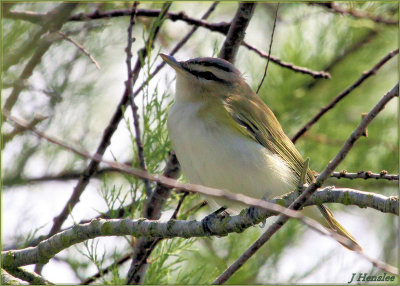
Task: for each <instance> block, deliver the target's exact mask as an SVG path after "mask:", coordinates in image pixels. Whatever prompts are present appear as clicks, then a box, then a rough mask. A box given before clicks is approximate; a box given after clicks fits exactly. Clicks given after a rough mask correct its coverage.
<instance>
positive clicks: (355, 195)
mask: <svg viewBox="0 0 400 286" xmlns="http://www.w3.org/2000/svg"><path fill="white" fill-rule="evenodd" d="M192 191H193V190H192ZM198 191H199V190H198ZM202 191H203V190H202ZM221 195H222V196H225V197H226V198H230V199H233V198H234V200H235V201H241V202H245V203H246V204H249V205H253V206H257V207H258V208H257V209H255V211H254V212H252V215H250V211H249V209H248V210H247V211H246V212H242V213H241V214H240V215H237V216H227V217H224V218H223V219H221V218H217V217H215V218H211V223H210V225H212V228H211V231H212V234H210V233H209V232H206V231H205V230H204V228H203V227H202V221H184V220H171V221H168V222H161V221H157V220H147V219H136V220H131V219H109V220H106V219H94V220H92V221H91V222H89V223H85V224H77V225H75V226H73V227H72V228H70V229H67V230H65V231H63V232H60V233H58V234H56V235H54V236H52V237H50V238H49V239H47V240H44V241H42V242H41V243H40V244H39V245H38V246H35V247H29V248H25V249H22V250H10V251H3V252H2V256H3V257H2V258H3V266H4V267H5V268H6V269H12V268H14V267H20V266H24V265H29V264H35V263H39V262H40V263H42V262H46V261H47V260H49V259H50V258H52V257H53V256H54V255H56V254H57V253H58V252H60V251H62V250H64V249H66V248H68V247H70V246H71V245H74V244H77V243H80V242H82V241H85V240H88V239H92V238H96V237H102V236H124V235H133V236H135V237H152V238H172V237H184V238H189V237H205V236H210V235H212V236H225V235H227V234H229V233H233V232H236V233H241V232H243V231H244V230H245V229H247V228H249V227H251V226H253V225H254V224H257V223H259V222H261V221H263V220H265V219H266V218H267V217H270V216H274V215H277V212H283V213H285V214H286V215H290V216H291V217H293V218H298V219H302V222H303V223H304V221H303V219H304V217H303V216H302V215H301V214H299V213H298V212H297V211H290V210H289V209H286V208H284V207H282V206H281V204H282V205H290V204H291V203H292V202H293V201H295V199H296V197H297V191H294V192H292V193H290V194H287V195H284V196H280V197H278V198H276V199H273V200H270V201H268V202H266V201H262V200H258V199H252V198H250V197H247V196H244V195H237V194H231V193H228V192H226V191H219V194H216V196H221ZM333 198H335V199H333ZM371 198H373V199H371ZM346 200H347V202H348V204H354V205H357V204H358V203H360V205H361V206H362V207H367V206H368V207H373V208H376V209H379V210H383V209H384V210H385V211H393V212H394V213H396V214H397V215H398V199H397V197H385V196H383V195H380V194H373V193H367V192H361V191H358V190H352V189H332V188H330V187H326V188H324V189H322V190H319V191H317V192H315V193H314V194H313V195H312V196H311V198H310V201H308V202H307V203H306V204H305V205H306V206H309V205H313V204H315V203H317V204H321V203H326V202H334V201H338V202H344V201H346ZM270 204H271V205H272V206H273V207H272V208H271V209H273V211H271V210H268V209H270V207H269V205H270ZM382 204H384V205H386V206H387V207H385V208H382ZM311 221H312V220H310V219H307V220H306V224H307V225H309V224H310V222H311ZM313 228H314V226H313ZM317 228H318V227H317ZM314 229H315V228H314Z"/></svg>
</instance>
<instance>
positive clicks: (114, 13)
mask: <svg viewBox="0 0 400 286" xmlns="http://www.w3.org/2000/svg"><path fill="white" fill-rule="evenodd" d="M159 14H160V10H151V9H138V10H137V14H136V15H137V16H144V17H157V16H158V15H159ZM129 15H130V10H129V9H126V10H111V11H105V12H101V11H98V10H96V11H94V12H92V13H88V14H82V13H80V14H76V15H72V16H71V17H70V19H69V20H70V21H87V20H96V19H110V18H113V17H122V16H129ZM42 16H43V14H36V13H34V12H16V11H10V12H9V13H7V14H4V17H5V18H11V19H21V20H27V21H31V22H34V23H38V24H40V23H41V21H40V18H41V17H42ZM33 19H36V20H33ZM167 19H169V20H171V21H178V20H179V21H184V22H185V23H187V24H189V25H194V26H196V27H203V28H205V29H208V30H210V31H213V32H218V33H221V34H224V35H226V34H227V33H228V31H229V27H230V23H226V22H219V23H208V22H206V21H204V20H198V19H195V18H192V17H189V16H187V15H186V14H185V12H183V11H182V12H179V13H173V12H169V13H168V14H167ZM241 44H242V45H243V46H245V47H246V48H247V49H249V50H251V51H254V52H256V53H257V54H258V55H259V56H261V57H262V58H266V59H268V58H269V59H270V60H271V61H272V62H273V63H275V64H277V65H279V66H281V67H284V68H288V69H290V70H292V71H294V72H300V73H303V74H307V75H310V76H312V77H314V78H325V79H329V78H330V74H329V73H328V72H324V71H312V70H310V69H308V68H305V67H299V66H296V65H294V64H292V63H287V62H284V61H282V60H281V59H279V58H277V57H275V56H272V55H271V56H268V55H267V54H265V53H263V52H262V51H260V50H259V49H257V48H256V47H254V46H252V45H250V44H249V43H247V42H245V41H243V42H242V43H241ZM163 64H164V62H163Z"/></svg>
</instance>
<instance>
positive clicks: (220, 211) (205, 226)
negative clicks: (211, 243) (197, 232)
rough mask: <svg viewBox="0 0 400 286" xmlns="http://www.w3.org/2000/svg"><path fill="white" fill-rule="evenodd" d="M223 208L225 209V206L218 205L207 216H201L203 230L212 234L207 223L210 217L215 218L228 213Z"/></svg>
mask: <svg viewBox="0 0 400 286" xmlns="http://www.w3.org/2000/svg"><path fill="white" fill-rule="evenodd" d="M225 210H226V207H220V208H219V209H217V210H216V211H215V212H213V213H211V214H209V215H208V216H206V217H205V218H203V219H202V220H201V225H202V226H203V230H204V232H205V233H206V234H207V235H212V234H213V233H212V231H211V229H210V227H209V223H210V221H211V220H212V219H215V218H217V217H225V216H227V215H229V214H228V213H227V212H226V211H225Z"/></svg>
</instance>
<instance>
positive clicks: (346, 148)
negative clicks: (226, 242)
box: [213, 84, 399, 284]
mask: <svg viewBox="0 0 400 286" xmlns="http://www.w3.org/2000/svg"><path fill="white" fill-rule="evenodd" d="M398 95H399V85H398V84H397V85H396V86H395V87H393V88H392V89H391V90H390V91H389V92H388V93H387V94H385V96H384V97H383V98H382V99H381V100H380V101H379V102H378V104H377V105H375V107H374V108H373V109H372V110H371V111H370V112H369V113H368V114H367V115H366V116H365V117H364V118H363V120H362V121H361V123H360V124H359V125H358V127H357V128H356V130H354V132H353V133H352V134H351V135H350V137H349V138H348V139H347V140H346V142H345V143H344V145H343V147H342V148H341V149H340V151H339V152H338V154H337V155H336V156H335V158H333V160H332V161H330V162H329V164H328V165H327V166H326V168H325V169H324V170H323V171H322V173H320V174H319V175H318V177H317V179H316V181H315V182H313V183H312V184H311V185H310V186H308V187H307V189H306V190H305V191H304V192H303V193H302V194H301V195H300V196H299V197H298V198H297V199H296V200H295V201H294V202H293V203H291V204H290V206H289V209H294V210H298V209H300V208H302V207H303V205H304V203H306V202H307V200H308V199H309V198H310V197H311V196H312V195H313V194H314V193H315V192H316V190H317V189H318V188H319V187H320V186H321V185H322V184H323V183H324V181H325V180H326V179H327V178H328V177H329V176H330V175H331V174H332V172H333V171H334V170H335V168H336V167H337V166H338V165H339V163H340V162H341V161H342V160H343V159H344V158H345V157H346V155H347V154H348V153H349V152H350V150H351V148H352V147H353V145H354V143H355V142H356V141H357V139H358V138H360V137H361V136H362V133H363V131H364V130H365V129H366V128H367V126H368V124H369V123H370V122H371V121H372V120H373V119H374V118H375V117H376V115H377V114H378V113H379V112H380V111H381V110H382V109H383V108H384V107H385V105H386V104H387V103H388V102H389V101H390V100H391V99H392V98H393V97H395V96H398ZM288 220H289V217H288V216H284V215H280V216H279V217H278V219H277V220H276V221H275V222H274V223H273V224H272V225H271V226H270V227H269V228H268V229H267V230H266V231H265V232H264V233H263V234H262V235H261V236H260V238H258V239H257V240H256V241H255V242H254V243H253V244H252V245H251V246H250V247H249V248H248V249H247V250H246V251H245V252H244V253H243V254H242V255H241V256H240V257H239V258H238V259H237V260H236V261H235V262H234V263H233V264H231V265H230V266H229V267H228V268H227V269H226V270H225V271H224V272H223V273H222V274H221V275H220V276H218V277H217V279H215V281H214V282H213V284H223V283H225V282H226V281H227V280H228V279H229V278H230V277H231V276H232V275H233V274H234V273H235V272H236V271H237V270H238V269H239V268H240V267H241V266H242V265H243V264H244V263H245V262H246V261H247V260H249V259H250V257H252V256H253V255H254V254H255V253H256V252H257V250H258V249H260V248H261V246H263V245H264V244H265V243H266V242H267V241H268V240H269V239H270V238H271V237H272V235H274V234H275V233H276V232H277V231H278V230H279V229H280V228H281V227H282V226H283V225H284V224H285V223H286V222H287V221H288ZM353 249H354V248H353ZM354 251H356V252H357V253H359V254H364V253H363V251H362V249H360V248H358V249H354ZM370 261H371V260H370ZM371 262H372V263H373V264H374V266H376V267H379V268H380V267H382V264H381V263H379V262H378V261H371Z"/></svg>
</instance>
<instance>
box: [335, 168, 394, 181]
mask: <svg viewBox="0 0 400 286" xmlns="http://www.w3.org/2000/svg"><path fill="white" fill-rule="evenodd" d="M331 177H333V178H338V179H341V178H345V179H350V180H353V179H364V180H368V179H375V180H388V181H392V180H393V181H398V180H399V175H395V174H388V172H387V171H386V170H382V171H381V172H380V173H379V174H375V173H372V172H371V171H359V172H357V173H348V172H347V171H346V170H343V171H341V172H333V173H332V175H331Z"/></svg>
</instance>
